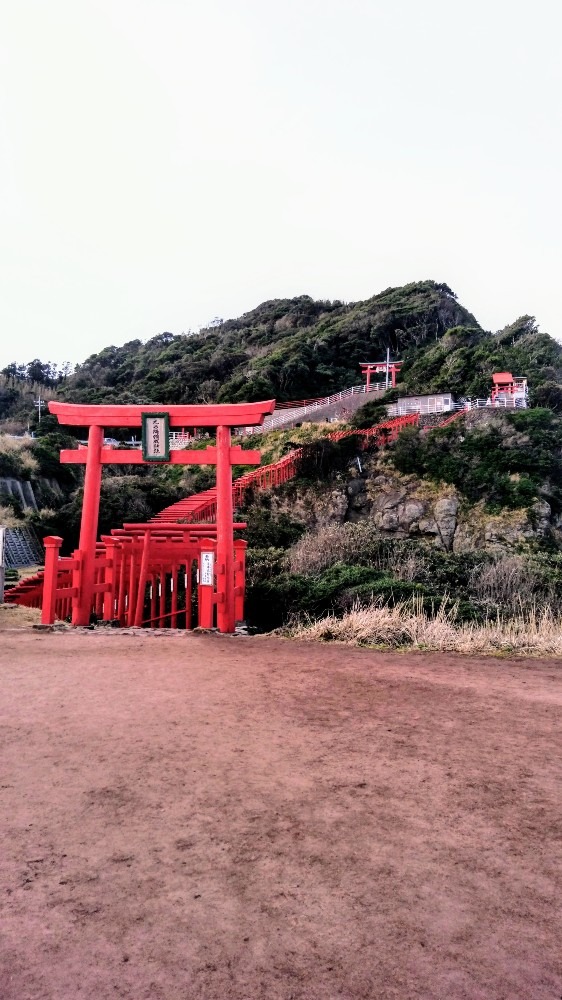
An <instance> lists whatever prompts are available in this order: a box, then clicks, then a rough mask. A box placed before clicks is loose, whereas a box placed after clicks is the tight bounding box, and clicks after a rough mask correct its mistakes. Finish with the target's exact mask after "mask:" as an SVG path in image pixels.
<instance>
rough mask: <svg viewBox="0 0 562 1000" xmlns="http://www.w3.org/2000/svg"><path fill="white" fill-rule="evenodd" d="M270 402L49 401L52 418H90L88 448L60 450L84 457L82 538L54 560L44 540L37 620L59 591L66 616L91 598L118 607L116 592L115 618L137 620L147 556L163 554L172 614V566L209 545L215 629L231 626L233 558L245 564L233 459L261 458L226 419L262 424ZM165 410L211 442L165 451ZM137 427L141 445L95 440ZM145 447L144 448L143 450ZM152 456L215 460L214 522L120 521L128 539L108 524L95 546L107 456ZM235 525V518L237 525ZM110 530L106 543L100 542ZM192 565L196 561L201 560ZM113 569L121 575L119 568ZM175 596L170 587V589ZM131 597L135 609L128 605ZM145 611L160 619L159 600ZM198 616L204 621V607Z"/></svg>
mask: <svg viewBox="0 0 562 1000" xmlns="http://www.w3.org/2000/svg"><path fill="white" fill-rule="evenodd" d="M274 408H275V400H268V401H266V402H259V403H232V404H230V403H226V404H224V403H223V404H215V405H209V406H200V405H182V406H158V405H153V406H142V405H136V404H135V405H126V406H122V405H99V406H98V405H83V404H74V403H61V402H56V401H50V402H49V410H50V412H51V413H52V414H54V416H56V417H57V419H58V421H59V423H60V424H63V425H65V426H69V427H88V428H89V431H88V445H87V447H86V448H78V449H65V450H63V451H61V453H60V458H61V462H63V463H80V464H85V466H86V471H85V478H84V500H83V506H82V520H81V525H80V540H79V544H78V549H77V550H76V552H74V553H73V556H72V558H71V559H69V560H59V557H58V549H59V547H60V539H56V540H55V539H54V538H53V539H52V540H47V542H48V544H47V554H46V560H45V587H44V599H43V609H44V612H45V614H44V619H46V618H48V617H49V618H50V619H52V615H53V613H54V608H55V606H57V600H58V601H59V602H60V601H64V600H66V601H67V603H68V604H69V606H70V613H71V616H72V624H73V625H87V624H88V622H89V621H90V615H91V613H92V609H93V608H95V607H97V606H98V605H99V606H100V609H101V608H103V609H104V610H105V611H109V610H110V609H111V610H112V611H113V612H115V609H116V606H117V607H118V605H119V601H120V600H121V601H122V602H125V604H126V607H125V606H123V607H121V608H120V609H119V608H118V610H120V612H121V614H118V615H117V617H119V618H120V620H124V621H125V622H126V623H127V624H142V622H143V619H142V613H143V611H142V609H143V604H144V593H145V587H146V585H147V584H150V580H151V574H153V573H154V566H155V560H156V561H157V562H158V560H160V561H159V563H158V565H160V566H161V567H162V566H164V564H165V561H166V560H171V563H170V565H172V566H173V567H174V569H173V571H171V572H170V573H168V574H167V575H166V572H164V573H163V574H161V580H162V579H164V580H166V579H168V578H169V579H170V587H171V602H172V608H173V610H172V612H171V620H172V621H174V620H177V613H178V612H177V607H175V609H174V601H175V600H176V599H177V573H178V572H179V568H180V567H181V566H183V567H187V566H188V565H189V566H190V565H191V561H192V560H193V559H195V558H197V559H199V560H201V558H202V555H203V553H204V552H212V553H213V556H214V560H213V564H212V566H213V569H212V575H213V578H214V583H213V589H214V591H215V593H214V601H215V603H216V608H217V612H216V617H217V628H218V630H219V631H220V632H234V628H235V622H236V618H237V613H238V615H240V608H241V605H240V599H239V598H240V589H241V586H242V589H243V585H241V583H240V578H239V579H238V580H235V575H236V574H237V572H238V571H239V568H240V565H242V566H243V558H242V559H241V558H240V556H241V554H242V557H243V552H242V553H241V548H243V547H241V546H240V544H239V543H237V548H238V549H239V552H238V558H237V559H235V542H234V528H235V525H234V524H233V514H234V511H233V499H232V466H233V465H259V464H260V461H261V455H260V453H259V451H249V450H246V449H243V448H240V447H239V446H238V445H233V444H232V440H231V431H232V428H233V427H249V426H256V425H259V424H262V423H263V420H264V418H265V416H266V415H267V414H269V413H272V412H273V410H274ZM151 417H152V418H153V419H151ZM163 418H165V421H166V426H167V427H169V428H180V427H194V428H202V427H206V428H216V447H207V448H205V449H202V450H194V449H183V450H181V451H172V452H170V451H168V449H167V447H166V448H164V447H160V439H159V438H158V434H159V433H160V432H159V429H158V427H157V423H158V420H162V419H163ZM149 424H154V435H155V437H154V441H152V440H151V441H149V442H148V443H146V442H145V440H144V432H145V428H146V427H147V426H148V425H149ZM141 426H142V427H143V448H142V449H121V450H119V449H115V448H105V447H104V446H103V441H104V428H118V427H141ZM151 433H152V432H151ZM151 449H152V455H151V456H150V455H149V453H150V451H151ZM151 461H158V462H169V463H172V464H175V465H216V467H217V518H216V525H206V526H202V525H199V526H198V530H195V531H194V526H192V525H189V526H187V525H180V524H176V525H174V527H173V529H172V526H171V525H167V526H166V527H167V529H168V530H167V531H165V530H164V531H162V528H163V526H162V525H159V526H158V528H159V529H160V530H159V532H158V530H155V529H156V526H152V525H151V526H149V525H146V526H143V525H127V526H125V529H124V533H125V535H127V536H128V537H127V538H126V539H120V534H121V533H120V532H116V533H114V532H112V536H107V537H106V538H105V539H104V549H103V552H102V551H100V550H99V544H98V543H97V533H98V518H99V505H100V490H101V477H102V467H103V466H104V465H110V464H111V465H114V464H118V465H119V464H120V465H138V464H145V463H147V464H149V463H150V462H151ZM203 527H204V528H205V535H206V536H208V537H207V538H206V540H205V543H203V539H202V537H201V536H202V532H201V529H202V528H203ZM236 527H239V526H238V525H236ZM182 529H184V530H182ZM108 539H109V546H108V545H107V543H108ZM204 544H205V545H206V548H205V547H204ZM182 546H183V548H182ZM116 547H117V548H118V549H119V555H118V557H117V556H116V554H115V550H116ZM184 550H185V551H184ZM108 551H113V553H114V555H113V562H112V561H111V559H110V557H109V556H108ZM135 560H136V562H135ZM65 562H68V563H69V565H68V566H66V567H65V566H62V565H60V564H62V563H65ZM70 563H71V564H72V565H70ZM125 565H127V567H128V572H129V580H130V583H129V584H128V585H126V583H125V577H126V574H125V570H124V567H125ZM199 565H200V567H201V565H202V564H201V562H199ZM57 567H58V568H59V570H62V571H63V572H66V574H67V579H66V580H65V583H66V586H62V587H61V585H60V574H59V577H57V572H58V571H59V570H58V569H57ZM118 569H119V574H120V575H119V576H117V570H118ZM174 573H175V574H176V582H175V584H174V582H173V581H174V575H173V574H174ZM100 575H103V579H100V578H99V577H100ZM117 579H118V580H119V587H118V591H117V590H116V589H115V587H116V583H115V581H116V580H117ZM57 580H59V582H57ZM159 587H160V597H162V588H163V584H162V583H161V582H160V584H159ZM209 593H210V591H204V592H201V591H200V600H201V601H202V602H203V607H205V601H207V605H208V594H209ZM151 594H152V597H151V599H152V600H154V587H152V591H151ZM100 595H101V596H100ZM174 595H176V596H175V597H174ZM112 602H113V603H112ZM133 605H134V610H132V609H133ZM112 617H114V614H112ZM153 617H154V618H158V620H159V621H160V620H161V619H162V618H163V617H165V612H164V611H163V610H162V605H161V607H160V609H159V610H158V613H157V614H156V613H155V614H154V616H153ZM204 617H205V619H206V621H207V623H208V620H209V612H208V606H207V611H206V612H204ZM200 619H201V616H200ZM188 621H189V616H188V614H187V613H186V626H187V627H189V625H188V624H187V623H188ZM201 623H202V622H201Z"/></svg>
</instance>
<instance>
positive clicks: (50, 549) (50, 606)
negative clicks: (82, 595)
mask: <svg viewBox="0 0 562 1000" xmlns="http://www.w3.org/2000/svg"><path fill="white" fill-rule="evenodd" d="M43 544H44V546H45V573H44V576H43V607H42V608H41V624H42V625H52V624H53V622H54V620H55V604H56V599H57V577H58V564H59V552H60V547H61V545H62V538H59V536H58V535H49V536H48V537H47V538H44V539H43Z"/></svg>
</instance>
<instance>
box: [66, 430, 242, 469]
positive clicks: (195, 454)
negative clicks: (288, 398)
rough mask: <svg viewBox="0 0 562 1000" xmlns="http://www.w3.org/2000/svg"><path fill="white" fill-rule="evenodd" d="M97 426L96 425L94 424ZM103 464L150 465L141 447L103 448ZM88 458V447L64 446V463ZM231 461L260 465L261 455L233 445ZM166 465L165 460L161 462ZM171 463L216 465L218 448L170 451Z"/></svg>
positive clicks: (68, 463)
mask: <svg viewBox="0 0 562 1000" xmlns="http://www.w3.org/2000/svg"><path fill="white" fill-rule="evenodd" d="M94 426H95V425H94ZM100 457H101V464H102V465H149V464H150V463H148V462H145V460H144V459H143V457H142V451H141V450H140V449H139V448H130V449H129V450H126V449H125V448H102V449H101V452H100ZM87 459H88V449H87V448H63V450H62V451H61V453H60V460H61V462H62V464H63V465H85V464H86V462H87ZM230 461H231V463H232V465H259V464H260V461H261V455H260V452H259V451H249V450H246V449H245V448H240V446H239V445H233V446H232V447H231V449H230ZM159 464H160V465H165V464H166V463H165V462H161V463H159ZM169 464H170V465H216V464H217V449H216V448H210V447H209V448H204V449H202V450H201V451H196V450H191V449H187V448H185V449H183V450H182V451H171V452H170V462H169Z"/></svg>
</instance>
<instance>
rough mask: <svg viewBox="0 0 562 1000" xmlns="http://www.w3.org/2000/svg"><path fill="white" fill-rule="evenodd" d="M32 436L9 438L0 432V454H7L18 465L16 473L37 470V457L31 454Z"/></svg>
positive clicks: (22, 473) (21, 473)
mask: <svg viewBox="0 0 562 1000" xmlns="http://www.w3.org/2000/svg"><path fill="white" fill-rule="evenodd" d="M33 446H34V443H33V438H21V439H17V438H11V437H8V436H7V435H6V434H0V455H9V456H10V457H11V458H13V459H14V460H15V462H16V464H17V467H18V474H20V475H24V474H25V473H30V472H37V469H38V468H39V465H38V462H37V459H36V458H35V457H34V455H32V448H33Z"/></svg>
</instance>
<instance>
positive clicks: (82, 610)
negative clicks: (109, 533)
mask: <svg viewBox="0 0 562 1000" xmlns="http://www.w3.org/2000/svg"><path fill="white" fill-rule="evenodd" d="M102 443H103V427H97V426H95V425H94V426H92V427H90V431H89V434H88V455H87V458H86V475H85V477H84V502H83V506H82V521H81V524H80V542H79V545H78V548H79V549H80V552H81V556H82V568H81V573H80V593H79V595H78V599H77V601H76V603H75V605H74V608H73V611H72V624H73V625H88V624H89V622H90V612H91V609H92V596H93V587H94V567H95V560H96V537H97V534H98V515H99V509H100V489H101V446H102Z"/></svg>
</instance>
